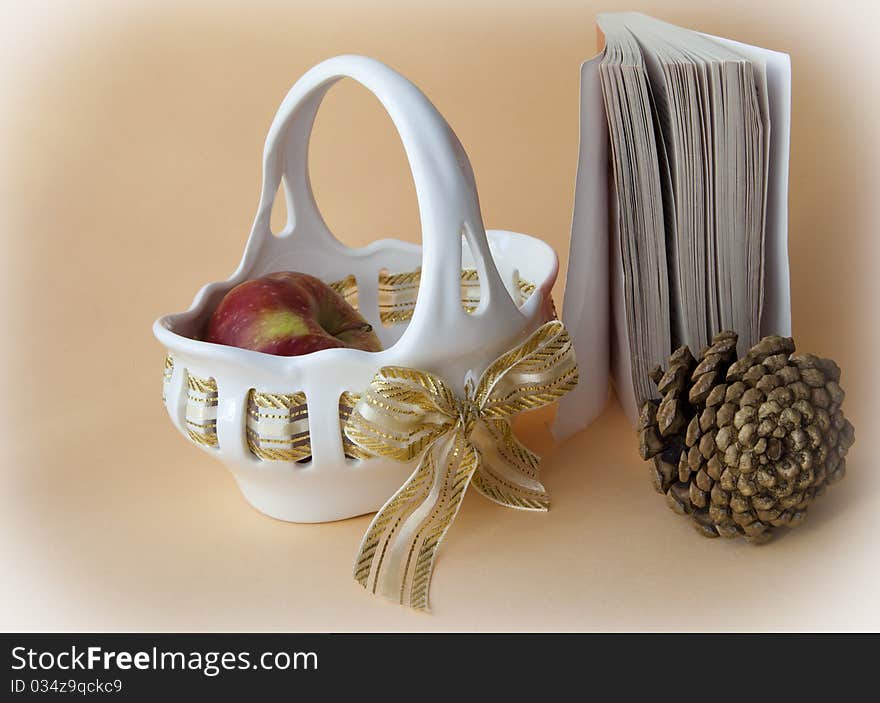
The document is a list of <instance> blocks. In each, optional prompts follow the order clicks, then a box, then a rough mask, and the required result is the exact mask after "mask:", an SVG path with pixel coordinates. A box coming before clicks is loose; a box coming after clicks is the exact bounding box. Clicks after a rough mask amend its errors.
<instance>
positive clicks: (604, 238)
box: [556, 13, 791, 436]
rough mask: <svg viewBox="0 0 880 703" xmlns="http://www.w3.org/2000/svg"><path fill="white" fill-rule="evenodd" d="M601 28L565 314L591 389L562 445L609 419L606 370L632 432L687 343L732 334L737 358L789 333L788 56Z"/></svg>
mask: <svg viewBox="0 0 880 703" xmlns="http://www.w3.org/2000/svg"><path fill="white" fill-rule="evenodd" d="M598 26H599V29H600V30H601V32H602V33H603V34H604V41H605V49H604V51H603V52H602V53H601V54H600V55H599V56H597V57H596V58H595V59H593V60H592V61H588V62H587V63H585V64H584V66H583V68H582V75H581V150H580V161H579V166H578V183H577V190H576V195H575V214H574V219H573V226H572V244H571V252H570V257H569V269H568V278H567V285H566V291H565V305H564V310H563V319H564V320H565V322H566V325H567V326H568V327H569V329H570V330H571V332H572V334H573V337H574V342H575V348H576V350H577V352H578V360H579V363H580V365H581V368H582V373H581V379H582V381H581V385H580V388H579V389H578V390H577V391H575V393H572V394H570V395H569V397H568V399H567V400H566V401H565V402H564V404H563V405H562V406H561V409H560V412H559V416H558V420H557V426H556V429H557V434H558V435H560V436H565V435H567V434H570V433H571V432H573V431H576V430H577V429H580V428H581V427H583V426H584V425H585V424H586V423H587V422H589V420H591V419H592V418H593V417H594V416H595V415H596V414H598V412H599V411H600V410H601V408H602V406H603V405H604V401H605V397H606V395H607V379H608V375H609V369H610V371H611V377H612V379H613V382H614V386H615V390H616V392H617V395H618V397H619V398H620V401H621V403H622V405H623V407H624V409H625V410H626V412H627V414H628V415H629V416H630V418H631V419H632V420H633V421H635V417H636V415H637V412H638V407H639V406H640V405H641V403H642V402H643V401H644V400H646V399H647V398H650V397H653V396H654V394H655V393H656V389H655V388H654V385H653V384H652V383H651V381H650V378H649V372H650V371H651V369H653V368H654V367H655V366H657V365H658V364H663V363H664V362H665V360H666V359H667V357H668V356H669V354H670V353H671V351H672V350H674V349H675V348H677V347H678V346H680V345H682V344H686V345H688V346H689V347H690V348H691V350H692V351H693V352H694V353H695V354H697V353H698V352H699V351H700V350H701V349H703V348H704V347H705V346H707V345H708V343H709V341H710V340H711V338H712V336H713V335H714V334H716V333H717V332H720V331H722V330H734V331H736V332H737V333H738V334H739V351H740V353H742V352H744V351H745V350H747V349H748V348H749V347H750V346H751V345H752V344H754V343H755V342H757V341H758V340H759V339H760V338H761V336H763V335H765V334H771V333H775V334H790V326H791V320H790V300H789V282H788V255H787V207H786V200H787V182H788V148H789V122H790V92H791V71H790V63H789V59H788V56H786V55H785V54H780V53H778V52H773V51H767V50H765V49H758V48H756V47H751V46H747V45H745V44H739V43H737V42H733V41H730V40H725V39H720V38H717V37H710V36H707V35H703V34H700V33H697V32H693V31H690V30H686V29H682V28H680V27H676V26H673V25H670V24H667V23H665V22H661V21H659V20H656V19H653V18H650V17H647V16H645V15H641V14H637V13H615V14H605V15H600V16H599V18H598Z"/></svg>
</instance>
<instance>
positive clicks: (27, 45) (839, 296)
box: [0, 0, 880, 630]
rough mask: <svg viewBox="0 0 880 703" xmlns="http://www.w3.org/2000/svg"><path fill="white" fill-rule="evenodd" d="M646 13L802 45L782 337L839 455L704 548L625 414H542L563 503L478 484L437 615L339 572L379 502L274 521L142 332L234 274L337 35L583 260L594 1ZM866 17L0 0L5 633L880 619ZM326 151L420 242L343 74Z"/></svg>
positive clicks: (482, 179) (534, 433) (376, 119)
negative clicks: (164, 389) (561, 418)
mask: <svg viewBox="0 0 880 703" xmlns="http://www.w3.org/2000/svg"><path fill="white" fill-rule="evenodd" d="M630 8H638V9H642V10H643V11H646V12H649V13H651V14H655V15H657V16H659V17H661V18H664V19H667V20H669V21H672V22H675V23H679V24H684V25H688V26H691V27H694V28H698V29H700V30H703V31H706V32H710V33H713V34H720V35H724V36H728V37H732V38H735V39H739V40H742V41H746V42H749V43H753V44H758V45H761V46H767V47H771V48H775V49H780V50H783V51H787V52H790V53H791V56H792V62H793V66H794V94H793V104H794V119H793V124H792V158H791V264H792V289H793V301H794V311H793V313H794V325H795V333H796V339H797V341H798V343H799V346H800V347H801V348H802V349H804V350H810V351H814V352H817V353H821V354H824V355H827V356H832V357H834V358H836V359H837V360H838V361H839V362H840V364H841V366H842V367H843V369H844V376H843V383H844V387H845V388H846V389H847V391H848V393H849V396H848V400H847V410H848V414H849V415H850V417H851V418H852V420H853V422H854V424H855V426H856V430H857V437H858V441H857V443H856V446H855V447H854V448H853V450H852V451H851V454H850V461H849V476H848V478H847V479H846V480H845V481H844V482H843V483H842V484H840V485H838V486H836V487H835V488H834V489H833V490H831V491H830V492H829V493H828V494H827V495H826V497H825V498H824V499H823V500H822V501H821V502H820V503H819V504H817V505H816V506H815V507H814V509H812V510H811V514H810V516H809V519H808V520H807V523H806V524H805V525H804V526H803V527H801V528H800V529H798V530H797V531H794V532H792V533H790V534H788V535H787V536H785V537H784V538H783V539H779V540H778V541H776V542H774V543H772V544H770V545H767V546H765V547H761V548H753V547H750V546H748V545H745V544H742V543H730V542H721V541H708V540H704V539H702V538H700V537H699V536H698V535H697V534H696V533H694V532H693V531H692V530H691V528H690V527H689V526H688V525H687V524H686V522H685V521H683V520H681V519H680V518H678V517H676V516H675V515H673V514H672V513H671V512H670V511H669V510H668V509H667V508H666V506H665V504H664V501H663V500H662V499H661V498H660V497H659V496H657V495H656V494H654V493H653V491H652V489H651V487H650V485H649V483H648V478H647V471H646V469H645V467H644V466H643V465H642V463H641V462H640V460H639V459H638V456H637V454H636V448H635V440H634V437H633V432H632V430H631V429H630V428H629V427H628V426H627V425H626V424H625V422H624V420H623V417H622V415H621V413H620V411H619V409H618V407H617V405H616V403H614V402H612V403H611V404H610V405H609V407H608V409H607V412H606V413H605V414H604V416H603V417H602V418H601V419H600V420H599V421H598V422H596V423H595V424H594V425H592V426H591V427H590V428H589V429H588V430H587V431H586V432H584V433H582V434H581V435H579V436H577V437H575V438H573V439H572V440H570V441H569V442H567V443H565V444H564V445H562V446H559V447H557V448H553V447H552V442H551V440H550V437H549V433H548V432H547V430H546V427H545V423H546V421H547V420H548V419H549V415H548V414H547V413H544V414H543V415H539V416H538V417H534V418H530V419H529V420H527V421H526V422H524V423H523V424H524V435H525V438H526V440H527V441H528V442H529V443H530V444H531V445H533V446H535V447H536V448H538V449H539V450H541V451H543V452H545V453H546V455H547V461H546V464H545V478H546V483H547V485H548V487H549V489H550V491H551V493H552V495H553V500H554V505H553V509H552V510H551V512H550V513H549V514H547V515H532V514H525V513H520V512H516V511H508V510H504V509H502V508H500V507H497V506H495V505H493V504H490V503H488V502H487V501H485V500H482V499H481V498H479V497H478V496H475V495H471V496H469V497H468V498H467V499H466V501H465V504H464V508H463V510H462V513H461V515H460V517H459V519H458V520H457V522H456V523H455V525H454V527H453V529H452V530H451V532H450V534H449V536H448V539H447V541H446V543H445V544H444V546H443V549H442V551H441V556H440V558H439V560H438V568H437V571H436V577H435V580H434V587H433V592H432V596H433V605H434V613H433V614H432V615H430V616H427V615H421V614H415V613H411V612H407V611H405V610H403V609H401V608H399V607H397V606H394V605H390V604H387V603H385V602H382V601H379V600H377V599H371V598H369V597H368V596H367V595H366V594H365V593H363V592H362V591H361V589H359V588H358V587H357V585H356V584H355V583H354V582H353V581H352V580H351V578H350V568H351V560H352V558H353V556H354V553H355V550H356V548H357V546H358V543H359V540H360V537H361V534H362V532H363V531H364V529H365V528H366V526H367V524H368V518H367V517H362V518H357V519H353V520H348V521H344V522H339V523H335V524H327V525H292V524H285V523H282V522H277V521H274V520H271V519H269V518H266V517H263V516H262V515H260V514H259V513H257V512H256V511H255V510H253V509H252V508H250V507H249V506H248V505H247V504H246V503H245V501H244V500H243V498H242V497H241V496H240V495H239V493H238V491H237V489H236V487H235V485H234V483H233V480H232V478H231V476H230V475H229V474H228V473H227V471H226V470H225V469H224V468H223V467H222V466H221V465H220V464H219V463H217V462H215V460H214V459H212V458H210V457H209V456H207V455H206V454H204V453H202V452H200V451H198V450H197V449H196V448H195V447H193V446H190V445H188V444H187V443H186V442H185V441H184V440H183V439H182V438H181V437H180V436H179V435H178V434H177V433H176V432H175V431H173V429H172V427H171V424H170V422H169V421H168V419H167V417H166V416H165V414H164V410H163V408H162V406H161V404H160V402H159V396H160V378H161V364H162V357H163V352H162V350H161V348H160V347H159V345H158V344H157V343H156V342H155V340H154V339H153V337H152V335H151V332H150V325H151V323H152V321H153V319H154V318H156V317H157V316H158V315H160V314H163V313H165V312H170V311H174V310H181V309H183V308H184V307H185V306H186V305H187V304H188V302H189V301H190V300H191V297H192V295H193V294H194V292H195V291H196V290H197V288H198V287H199V286H200V285H201V284H202V283H203V282H205V281H208V280H216V279H219V278H223V277H225V276H226V275H228V273H229V272H231V271H232V269H233V268H234V267H235V265H236V263H237V262H238V259H239V257H240V255H241V251H242V247H243V245H244V240H245V237H246V235H247V232H248V231H249V227H250V224H251V218H252V216H253V213H254V210H255V207H256V203H257V196H258V190H259V186H260V182H259V181H260V155H261V151H262V142H263V139H264V137H265V133H266V130H267V128H268V125H269V123H270V121H271V118H272V116H273V114H274V111H275V109H276V107H277V105H278V103H279V102H280V100H281V98H282V96H283V95H284V93H285V92H286V91H287V89H288V88H289V86H290V85H291V84H292V82H293V81H294V80H295V79H296V78H297V77H298V76H299V75H300V74H301V73H302V72H303V71H305V70H306V69H307V68H308V67H310V66H311V65H312V64H314V63H316V62H317V61H319V60H320V59H323V58H325V57H328V56H331V55H334V54H337V53H343V52H358V53H364V54H370V55H373V56H376V57H378V58H380V59H383V60H385V61H386V62H388V63H390V64H391V65H392V66H394V67H396V68H397V69H399V70H401V71H402V72H404V73H405V74H406V75H407V76H409V77H410V78H411V79H413V80H414V81H415V82H416V83H417V84H418V85H419V86H421V87H422V88H423V90H424V91H425V92H426V93H427V94H428V95H429V96H430V97H431V98H432V99H433V100H434V102H435V103H436V104H437V105H438V107H439V108H440V110H441V111H442V112H443V113H444V114H445V116H446V117H447V119H448V120H449V122H450V123H451V124H452V125H453V127H454V129H455V130H456V131H457V133H458V134H459V136H460V138H461V140H462V142H463V143H464V145H465V148H466V149H467V150H468V152H469V154H470V157H471V160H472V162H473V166H474V170H475V172H476V175H477V180H478V184H479V186H480V195H481V200H482V204H483V210H484V216H485V220H486V222H487V224H488V225H489V226H493V227H499V228H510V229H514V230H519V231H523V232H529V233H534V234H537V235H539V236H542V237H544V238H545V239H546V240H547V241H549V242H551V243H552V244H553V245H554V246H555V247H556V248H557V249H558V251H559V253H560V256H561V257H562V259H563V265H564V263H565V259H566V254H567V249H568V246H567V243H568V230H569V221H570V213H571V206H572V192H573V184H574V174H575V163H576V155H577V139H578V115H577V106H578V66H579V63H580V62H581V61H582V60H583V59H585V58H588V57H589V56H591V55H592V53H593V49H594V46H595V34H594V29H593V23H592V19H593V17H594V15H595V14H596V13H597V12H598V11H600V10H602V9H630ZM878 19H880V17H878V15H877V11H876V10H875V9H873V8H872V7H871V3H868V2H865V3H861V4H857V3H853V2H839V3H827V2H821V3H819V2H788V3H785V2H766V0H757V1H749V2H723V3H722V2H719V3H707V2H697V1H693V2H662V3H661V2H641V3H639V2H632V3H626V4H625V3H615V2H605V3H604V4H601V5H600V4H599V3H592V2H586V1H584V2H577V3H575V2H571V3H559V2H556V3H554V2H546V1H543V2H519V3H503V4H502V3H498V4H491V3H485V2H450V0H444V1H443V2H439V1H437V2H433V3H406V4H404V3H400V4H399V5H392V4H389V3H369V4H367V3H360V4H356V3H341V2H327V1H326V0H323V1H322V2H317V1H314V2H309V3H306V2H276V3H271V2H249V3H245V2H240V3H217V2H215V3H192V2H190V3H181V2H174V3H164V2H152V3H146V2H143V3H140V2H138V3H126V2H29V3H16V2H11V1H9V0H6V1H4V2H3V3H2V4H0V27H2V30H0V31H2V41H0V80H2V83H0V153H2V160H0V227H2V229H0V242H2V255H0V261H2V276H0V287H2V288H0V301H2V305H3V309H2V316H0V320H2V325H3V333H2V340H3V344H2V354H3V359H2V369H3V370H2V374H3V386H2V391H3V395H2V397H3V403H2V406H0V413H2V417H0V428H2V429H0V470H2V475H0V486H2V491H0V529H2V532H0V568H2V574H3V575H2V577H0V628H2V629H39V630H46V629H49V630H51V629H87V630H119V629H146V630H165V629H172V630H192V629H235V630H241V629H244V630H249V629H253V630H276V629H277V630H360V629H370V630H373V629H375V630H423V629H424V630H456V629H468V630H470V629H476V630H509V629H529V630H544V629H559V630H581V629H586V630H594V629H597V630H620V629H624V630H628V629H636V630H642V629H647V630H666V629H670V630H682V629H683V630H692V629H697V630H743V629H745V630H791V629H793V630H801V629H822V630H825V629H838V628H840V629H876V628H878V627H880V600H878V598H877V593H878V585H880V565H878V556H877V554H878V552H877V537H878V528H880V510H878V508H880V493H878V491H880V473H878V467H877V465H876V463H875V462H874V461H872V454H873V453H874V452H873V447H874V446H875V443H876V432H877V430H878V423H877V422H876V420H875V415H876V403H875V398H876V394H877V391H878V383H877V378H878V372H877V368H876V366H877V362H876V349H877V348H878V341H880V340H878V333H877V311H876V307H875V306H876V301H877V293H878V283H877V281H878V274H880V270H878V265H877V262H878V258H877V247H876V245H875V242H874V240H875V238H876V237H877V236H878V224H880V217H878V214H880V213H878V200H880V199H878V197H877V196H878V194H880V190H878V173H880V158H878V144H880V139H878V137H877V134H876V131H877V125H878V124H880V120H878V117H880V95H878V81H877V78H876V63H877V58H878V51H877V49H876V40H877V38H876V33H875V32H876V29H875V28H876V26H877V21H878ZM312 154H313V177H314V181H315V187H316V191H317V196H318V200H319V202H320V204H321V206H322V207H323V208H324V210H325V212H326V216H327V219H328V221H329V223H330V224H331V226H332V227H333V228H334V229H335V231H337V232H338V233H339V235H340V237H341V238H342V239H343V240H344V241H346V242H348V243H351V244H363V243H365V242H367V241H369V240H371V239H373V238H376V237H378V236H389V235H393V236H399V237H402V238H406V239H412V240H416V239H417V238H418V226H417V223H418V220H417V212H416V206H415V196H414V191H413V187H412V182H411V180H410V176H409V173H408V171H407V168H406V162H405V158H404V156H403V152H402V149H401V147H400V144H399V142H398V140H397V137H396V135H395V133H394V132H393V130H392V128H391V126H390V122H388V120H387V118H386V116H385V115H384V113H383V112H382V110H381V108H380V107H379V106H378V103H376V102H375V100H374V99H373V98H372V97H371V96H369V95H368V94H366V93H365V92H364V91H362V90H359V89H357V88H355V87H353V86H352V85H348V84H344V85H341V86H339V87H337V88H334V90H333V91H332V92H331V94H330V95H329V97H328V99H327V101H326V104H325V107H324V109H323V111H322V112H321V113H320V115H319V118H318V124H317V128H316V134H315V139H314V142H313V149H312ZM563 270H564V266H563ZM562 289H563V287H562V285H561V283H560V285H559V287H558V289H557V297H558V298H561V293H562Z"/></svg>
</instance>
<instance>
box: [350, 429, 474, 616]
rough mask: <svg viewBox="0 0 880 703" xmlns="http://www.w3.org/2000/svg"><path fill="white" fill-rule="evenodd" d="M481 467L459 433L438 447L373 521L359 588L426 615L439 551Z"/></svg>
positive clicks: (360, 561) (358, 572)
mask: <svg viewBox="0 0 880 703" xmlns="http://www.w3.org/2000/svg"><path fill="white" fill-rule="evenodd" d="M479 464H480V456H479V454H478V453H477V451H476V449H475V448H474V446H473V445H472V444H471V443H470V442H469V441H468V440H467V438H466V437H465V436H464V434H463V433H462V432H461V430H460V428H456V429H455V430H454V431H453V432H451V433H450V434H449V435H448V438H442V439H439V440H438V441H436V442H435V443H434V444H433V445H432V446H431V447H430V448H429V449H428V450H427V451H426V452H425V453H424V454H423V456H422V458H421V460H420V461H419V464H418V466H417V467H416V470H415V471H414V472H413V474H412V475H411V476H410V478H409V479H408V480H407V482H406V483H405V484H404V485H403V487H402V488H401V489H400V490H399V491H398V492H397V493H396V494H394V496H392V498H391V499H390V500H389V501H388V502H387V503H386V504H385V506H384V507H383V508H382V509H381V510H380V511H379V512H378V513H377V514H376V516H375V517H374V518H373V521H372V523H371V524H370V527H369V529H368V530H367V533H366V535H365V536H364V539H363V542H362V543H361V548H360V550H359V552H358V556H357V558H356V560H355V567H354V576H355V579H356V580H357V581H358V583H360V584H361V585H362V586H364V587H365V588H366V589H367V590H369V591H371V592H373V593H379V594H380V595H383V596H385V597H387V598H391V599H393V600H396V601H398V602H399V603H401V604H402V605H408V606H410V607H412V608H415V609H417V610H427V609H428V594H429V591H430V586H431V575H432V572H433V569H434V560H435V558H436V554H437V549H438V547H439V546H440V542H441V541H442V540H443V537H444V536H445V535H446V532H447V530H448V529H449V527H450V525H451V524H452V522H453V520H454V519H455V516H456V515H457V514H458V510H459V508H460V507H461V503H462V500H463V499H464V494H465V492H466V490H467V487H468V485H469V484H470V482H471V478H472V477H473V475H474V472H475V471H476V470H477V468H478V466H479Z"/></svg>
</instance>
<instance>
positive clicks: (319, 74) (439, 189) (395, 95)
mask: <svg viewBox="0 0 880 703" xmlns="http://www.w3.org/2000/svg"><path fill="white" fill-rule="evenodd" d="M345 77H348V78H352V79H354V80H356V81H357V82H358V83H360V84H361V85H363V86H364V87H365V88H367V89H368V90H369V91H370V92H372V93H373V94H374V95H375V96H376V97H377V98H378V99H379V101H380V103H381V104H382V105H383V107H384V108H385V110H386V111H387V112H388V115H389V116H390V117H391V120H392V121H393V122H394V125H395V127H396V128H397V130H398V132H399V134H400V139H401V141H402V143H403V147H404V150H405V152H406V155H407V158H408V160H409V164H410V168H411V169H412V175H413V181H414V183H415V189H416V196H417V198H418V203H419V213H420V218H421V228H422V240H423V241H422V243H423V248H422V276H421V284H420V286H419V292H418V299H417V301H416V306H415V310H414V311H413V316H412V319H411V320H410V324H409V326H408V327H407V329H406V330H405V332H404V337H409V338H410V339H411V340H415V339H418V338H419V337H420V335H421V334H422V332H425V331H428V330H431V329H433V330H434V332H433V334H432V336H436V329H437V327H438V325H444V326H445V327H444V329H450V327H449V325H451V324H455V325H470V324H474V323H476V322H478V321H479V318H482V317H483V316H482V314H481V313H482V312H484V311H487V312H488V311H491V319H492V320H497V321H499V322H500V323H501V325H500V326H502V327H505V328H510V329H511V330H512V328H513V327H514V326H517V325H518V326H519V327H520V328H521V327H522V324H523V317H522V314H521V313H520V311H519V309H518V308H517V306H516V303H514V301H513V299H512V298H511V296H510V294H509V293H508V292H507V290H506V288H505V286H504V284H503V282H502V280H501V277H500V276H499V274H498V270H497V269H496V267H495V263H494V261H493V259H492V255H491V253H490V251H489V244H488V241H487V238H486V231H485V228H484V226H483V220H482V216H481V214H480V205H479V200H478V198H477V192H476V185H475V182H474V176H473V171H472V169H471V165H470V161H469V160H468V157H467V155H466V154H465V152H464V149H463V147H462V146H461V143H460V142H459V140H458V138H457V137H456V136H455V134H454V132H453V131H452V129H451V128H450V127H449V125H448V124H447V123H446V120H444V119H443V117H442V116H441V115H440V113H439V112H438V111H437V109H436V108H435V107H434V105H433V104H432V103H431V102H430V101H429V100H428V98H427V97H425V95H424V94H423V93H422V92H421V91H420V90H419V89H418V88H417V87H416V86H415V85H413V84H412V83H411V82H410V81H409V80H407V79H406V78H404V77H403V76H401V75H400V74H399V73H396V72H395V71H393V70H392V69H390V68H389V67H388V66H386V65H385V64H383V63H381V62H379V61H376V60H374V59H370V58H367V57H363V56H353V55H347V56H337V57H335V58H331V59H328V60H326V61H324V62H322V63H320V64H318V65H317V66H315V67H314V68H312V69H311V70H309V71H308V72H307V73H305V74H304V75H303V76H302V78H300V79H299V81H297V83H296V84H295V85H294V86H293V88H291V90H290V92H289V93H288V94H287V96H286V97H285V98H284V101H283V102H282V104H281V107H280V108H279V109H278V113H277V114H276V116H275V119H274V121H273V122H272V126H271V127H270V129H269V135H268V137H267V138H266V145H265V149H264V153H263V190H262V193H261V197H260V206H259V210H258V213H257V218H256V220H255V222H254V232H253V233H252V238H254V237H266V236H272V234H271V231H270V229H269V220H270V217H271V212H272V204H273V201H274V199H275V195H276V192H277V191H278V186H279V184H280V183H281V178H282V176H283V177H284V186H285V197H286V199H287V211H288V225H287V228H286V229H285V234H288V235H292V236H296V237H302V236H306V237H313V238H316V239H319V240H320V239H324V240H325V243H332V245H334V246H338V247H340V248H341V249H340V250H344V247H343V245H342V244H340V243H339V242H338V241H337V240H336V239H335V238H334V237H333V235H332V233H331V232H330V231H329V229H328V227H327V225H326V223H325V222H324V219H323V217H322V216H321V213H320V211H319V209H318V205H317V203H316V201H315V197H314V195H313V193H312V187H311V182H310V180H309V170H308V145H309V137H310V135H311V131H312V126H313V124H314V120H315V116H316V114H317V111H318V108H319V106H320V104H321V101H322V100H323V98H324V95H325V94H326V92H327V90H328V89H329V88H330V87H331V86H332V85H333V84H334V83H336V82H337V81H338V80H340V79H342V78H345ZM462 235H464V236H465V238H466V239H467V242H468V244H469V246H470V249H471V252H472V254H473V256H474V260H475V263H476V266H477V271H478V273H479V277H480V284H481V286H480V288H481V296H480V298H481V299H480V305H479V306H478V308H477V310H476V312H475V313H474V314H473V315H468V314H467V313H465V312H464V311H463V310H462V305H461V296H460V285H461V282H460V276H461V268H462V265H461V237H462ZM499 318H500V320H499ZM468 319H470V320H471V322H468V321H467V320H468ZM486 319H489V318H488V316H487V318H484V319H483V320H482V321H481V322H479V324H485V322H486ZM502 320H503V321H504V322H501V321H502ZM502 331H507V330H501V329H498V325H496V329H495V330H493V332H494V333H500V332H502ZM508 333H513V332H512V331H510V332H508ZM402 341H403V338H401V342H402ZM399 343H400V342H399Z"/></svg>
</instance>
